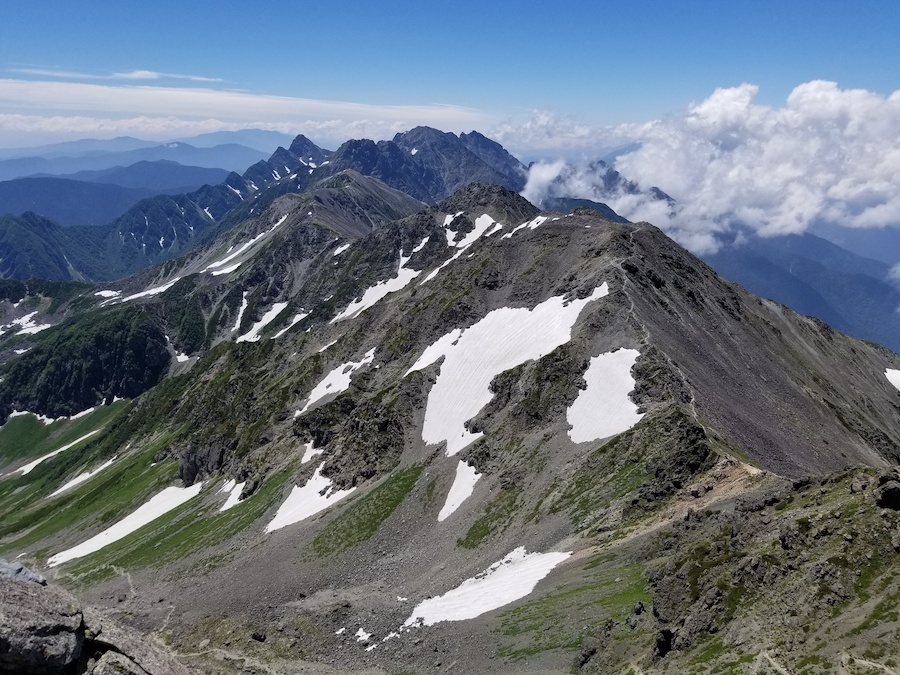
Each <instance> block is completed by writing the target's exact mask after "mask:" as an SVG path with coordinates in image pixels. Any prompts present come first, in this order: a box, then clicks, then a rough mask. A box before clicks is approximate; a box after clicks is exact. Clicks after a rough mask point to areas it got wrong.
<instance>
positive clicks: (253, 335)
mask: <svg viewBox="0 0 900 675" xmlns="http://www.w3.org/2000/svg"><path fill="white" fill-rule="evenodd" d="M287 306H288V303H286V302H276V303H275V304H274V305H272V308H271V309H270V310H269V311H268V312H266V313H265V314H263V316H262V318H261V319H260V320H259V321H257V322H256V323H255V324H253V326H252V327H251V328H250V330H249V331H247V332H246V333H244V334H243V335H241V336H240V337H239V338H238V339H237V340H236V342H259V334H260V333H261V332H262V330H263V328H265V327H266V326H268V325H269V324H270V323H272V322H273V321H274V320H275V317H277V316H278V315H279V314H281V312H283V311H284V308H285V307H287Z"/></svg>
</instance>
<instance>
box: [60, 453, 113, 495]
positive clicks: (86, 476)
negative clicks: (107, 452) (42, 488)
mask: <svg viewBox="0 0 900 675" xmlns="http://www.w3.org/2000/svg"><path fill="white" fill-rule="evenodd" d="M115 461H116V458H115V457H113V458H112V459H110V460H107V461H106V462H104V463H103V464H101V465H100V466H98V467H97V468H96V469H94V470H93V471H85V472H84V473H80V474H78V475H77V476H75V478H73V479H72V480H70V481H69V482H68V483H66V484H65V485H63V486H62V487H61V488H59V489H58V490H56V491H54V492H51V493H50V496H51V497H55V496H56V495H59V494H62V493H63V492H65V491H66V490H71V489H72V488H73V487H75V486H77V485H81V484H82V483H86V482H87V481H89V480H90V479H91V478H93V477H94V476H96V475H97V474H98V473H100V472H101V471H103V470H104V469H107V468H109V467H110V466H112V464H113V462H115Z"/></svg>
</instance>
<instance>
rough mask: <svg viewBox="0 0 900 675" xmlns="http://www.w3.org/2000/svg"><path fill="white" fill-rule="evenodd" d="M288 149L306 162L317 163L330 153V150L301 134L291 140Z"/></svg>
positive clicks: (326, 157) (323, 160) (324, 159)
mask: <svg viewBox="0 0 900 675" xmlns="http://www.w3.org/2000/svg"><path fill="white" fill-rule="evenodd" d="M288 150H290V151H291V153H292V154H293V155H294V156H296V157H299V158H301V159H303V160H304V161H306V162H307V163H308V162H313V163H315V164H317V165H318V164H321V163H322V162H325V161H326V160H327V159H328V156H329V155H330V154H331V151H330V150H325V149H323V148H320V147H319V146H318V145H316V144H315V143H313V142H312V141H311V140H309V139H308V138H307V137H306V136H304V135H303V134H299V135H298V136H297V137H296V138H295V139H294V140H293V141H291V147H290V148H288Z"/></svg>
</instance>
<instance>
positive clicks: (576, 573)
mask: <svg viewBox="0 0 900 675" xmlns="http://www.w3.org/2000/svg"><path fill="white" fill-rule="evenodd" d="M475 175H478V176H483V177H484V178H485V180H486V181H488V182H485V183H482V182H469V181H468V180H467V177H471V176H475ZM524 175H525V174H524V169H523V168H522V167H521V165H520V164H518V163H517V162H516V161H515V160H514V159H513V158H511V157H510V156H509V155H508V154H506V153H505V151H503V150H502V148H500V146H498V145H497V144H495V143H493V142H491V141H489V140H487V139H485V138H484V137H483V136H480V135H479V134H475V133H473V134H463V135H462V136H459V137H457V136H455V135H452V134H443V133H441V132H437V131H434V130H430V129H423V128H420V129H414V130H412V131H410V132H407V133H405V134H398V135H397V136H396V137H395V138H394V139H393V140H392V141H384V142H380V143H374V142H370V141H350V142H348V143H346V144H344V145H343V146H341V147H340V148H339V149H337V150H335V151H334V152H327V151H325V150H321V149H319V148H316V147H315V146H314V145H312V144H311V143H310V142H309V141H308V140H307V139H305V138H303V137H298V138H297V139H296V140H295V141H294V142H293V143H292V144H291V146H290V147H289V148H287V149H284V148H280V149H279V150H278V151H276V153H275V154H274V155H273V156H272V158H271V159H270V160H267V161H266V162H262V163H258V164H256V165H254V166H252V167H251V168H250V169H248V171H247V172H245V174H244V175H243V176H238V175H237V174H232V175H230V176H229V178H228V180H227V182H226V183H225V184H222V185H219V186H211V187H209V186H208V187H206V188H204V189H203V190H200V191H197V192H194V193H191V194H190V195H186V196H181V197H170V198H165V200H163V201H159V200H160V199H161V198H159V197H157V198H154V199H153V200H150V201H148V202H144V203H142V205H138V207H139V208H138V207H135V208H134V209H132V212H130V214H131V215H129V220H127V221H122V220H121V219H120V221H117V222H119V226H117V227H116V228H113V229H112V230H110V232H111V233H112V234H111V235H109V238H107V239H97V240H94V241H93V242H92V243H93V245H95V246H97V248H98V249H103V250H107V251H109V250H115V251H116V255H117V256H118V258H117V259H120V260H123V261H125V262H121V263H117V264H119V267H118V268H117V269H118V270H120V272H121V274H124V273H125V272H124V271H122V270H125V269H130V267H129V266H134V267H133V269H140V271H138V272H137V273H136V274H133V275H132V276H129V277H123V278H120V279H118V280H116V281H110V282H108V283H104V284H103V285H101V286H88V285H86V284H84V283H73V282H56V283H55V285H54V284H48V283H47V282H42V283H37V282H33V281H29V282H19V281H6V282H4V285H0V311H2V314H0V321H2V323H0V358H2V359H3V361H4V365H3V366H2V369H0V378H2V379H0V415H2V417H3V419H4V420H6V421H5V424H3V425H2V426H0V472H3V473H2V475H0V513H3V514H6V515H4V516H3V517H0V556H3V557H8V558H13V557H17V556H21V558H20V559H21V560H22V561H24V562H25V563H27V564H28V566H29V567H31V568H32V569H37V570H40V571H42V572H43V573H44V574H46V575H49V576H52V577H54V579H55V580H56V581H57V582H58V583H60V584H62V585H64V586H68V587H70V588H73V589H76V590H77V591H78V592H79V593H80V594H83V596H84V597H86V598H87V599H89V600H90V601H91V602H94V603H96V604H99V605H104V606H107V605H109V606H114V607H116V608H118V611H119V612H120V613H121V617H122V619H123V620H125V621H128V622H129V623H132V624H133V625H135V626H138V627H140V628H141V629H142V630H144V631H156V632H157V634H158V637H160V638H161V639H162V641H164V642H165V643H166V644H168V645H169V646H170V647H171V648H172V649H173V650H174V651H175V652H176V655H178V656H179V658H180V659H181V660H182V661H183V662H184V663H185V664H186V665H188V666H190V667H194V668H197V669H199V670H201V671H204V672H229V673H230V672H234V673H237V672H241V670H242V669H243V668H244V666H245V664H246V663H258V664H263V665H261V666H260V668H262V667H263V666H264V669H265V670H267V671H268V672H274V673H294V672H300V669H301V668H307V667H308V668H318V669H319V670H320V671H321V672H357V671H358V672H384V673H391V672H416V673H432V672H443V671H445V670H446V669H447V668H448V667H452V668H454V669H456V670H458V671H459V672H498V673H521V672H578V673H622V674H623V675H624V673H628V672H638V671H640V672H644V673H683V672H691V673H721V672H744V671H742V670H741V668H745V669H751V670H748V671H747V672H760V673H762V672H808V673H812V672H819V669H824V668H825V667H826V665H827V666H828V667H829V668H832V669H836V668H838V667H840V668H844V671H843V672H847V673H854V674H855V673H864V672H869V670H867V669H872V668H882V669H883V668H888V669H889V668H891V667H892V666H891V663H893V662H894V661H893V660H894V659H897V658H900V648H898V644H900V641H898V640H897V639H896V635H897V634H898V633H897V631H898V630H900V621H898V618H897V614H896V612H895V611H894V610H893V609H892V608H893V606H894V603H895V602H896V600H897V598H900V574H898V572H900V474H898V472H897V469H896V465H897V463H898V462H900V390H898V386H900V356H898V355H896V354H895V353H893V352H891V351H890V350H888V349H887V348H884V347H881V346H878V345H876V344H874V343H870V342H863V341H860V340H857V339H854V338H851V337H847V336H846V335H843V334H842V333H840V332H838V331H836V330H835V329H833V328H831V327H829V326H828V325H826V324H825V323H823V322H821V321H818V320H815V319H812V318H809V317H804V316H800V315H798V314H796V313H794V312H792V311H791V310H789V309H788V308H786V307H784V306H782V305H779V304H777V303H775V302H772V301H770V300H765V299H762V298H760V297H757V296H755V295H753V294H751V293H750V292H748V291H747V290H745V289H743V288H741V287H740V286H737V285H735V284H732V283H730V282H728V281H725V280H724V279H722V278H721V277H719V276H718V275H717V274H716V272H715V271H714V270H713V269H712V268H711V267H709V266H708V265H707V264H705V263H704V262H702V261H700V260H699V259H697V258H696V257H695V256H693V255H692V254H691V253H689V252H688V251H686V250H685V249H683V248H681V247H680V246H679V245H677V244H676V243H675V242H673V241H672V240H671V239H669V238H668V237H667V236H666V235H665V234H664V233H663V232H661V231H660V230H659V229H657V228H655V227H654V226H652V225H651V224H648V223H629V222H623V221H624V219H621V218H618V217H613V216H615V214H614V213H612V214H606V215H607V216H608V217H604V214H603V213H601V212H600V211H599V210H598V208H596V207H597V205H596V204H581V203H578V204H577V208H575V209H574V210H573V211H569V212H564V211H563V212H560V211H557V212H547V211H541V210H540V209H538V208H537V207H536V206H534V205H533V204H531V203H529V202H528V201H526V200H525V199H524V198H522V197H521V196H520V195H518V194H517V192H518V191H519V190H521V189H522V186H523V181H524ZM166 200H168V201H166ZM151 205H155V206H151ZM559 205H560V206H567V207H568V206H573V204H568V203H560V204H559ZM153 209H159V212H157V211H154V210H153ZM207 210H208V211H207ZM162 214H165V215H162ZM144 216H147V217H146V220H145V219H144ZM151 216H152V217H151ZM29 218H30V217H29ZM10 221H11V224H10V225H9V226H10V227H13V226H18V225H16V223H18V219H10ZM41 222H42V221H40V219H31V220H30V221H29V224H33V225H35V226H37V225H38V224H40V223H41ZM160 222H167V223H168V224H167V225H166V226H165V227H164V228H161V229H160V228H159V227H158V224H159V223H160ZM126 223H127V225H126ZM142 224H143V229H142ZM42 226H43V227H46V228H47V229H48V231H50V229H51V226H52V223H51V224H46V223H45V224H44V225H42ZM166 228H169V229H166ZM59 229H60V230H62V228H59ZM73 229H75V228H66V229H65V232H66V233H68V232H70V231H72V230H73ZM166 233H171V238H169V235H168V234H166ZM54 236H55V235H54ZM154 237H159V238H161V240H162V241H160V239H159V238H157V239H155V240H154V239H153V238H154ZM35 241H37V240H35ZM154 242H155V243H156V244H157V246H156V249H159V251H157V250H155V249H154V247H153V246H152V244H153V243H154ZM35 245H36V244H35ZM116 247H118V248H116ZM161 251H165V253H162V252H161ZM44 255H45V256H46V257H47V258H48V259H50V260H52V259H54V258H53V254H52V252H51V250H50V249H45V250H44ZM129 256H131V257H129ZM4 259H5V258H4ZM111 259H112V258H110V260H111ZM62 260H63V261H65V262H64V263H57V264H69V265H72V266H73V267H75V266H76V265H77V263H78V261H79V260H81V258H78V257H77V256H75V255H71V256H70V255H69V254H66V255H65V256H63V258H62ZM150 263H152V265H151V266H146V265H147V264H150ZM142 267H143V269H141V268H142ZM82 276H89V275H87V274H84V273H82ZM91 278H96V277H91ZM122 399H125V400H122ZM872 664H875V665H872ZM254 667H255V666H254ZM752 669H755V670H752Z"/></svg>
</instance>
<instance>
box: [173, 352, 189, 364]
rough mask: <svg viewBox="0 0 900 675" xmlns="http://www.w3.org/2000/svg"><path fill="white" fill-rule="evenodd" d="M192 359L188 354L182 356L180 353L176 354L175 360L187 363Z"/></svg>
mask: <svg viewBox="0 0 900 675" xmlns="http://www.w3.org/2000/svg"><path fill="white" fill-rule="evenodd" d="M190 358H191V357H190V356H188V355H187V354H181V353H179V352H175V360H176V361H178V363H184V362H185V361H189V360H190Z"/></svg>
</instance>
